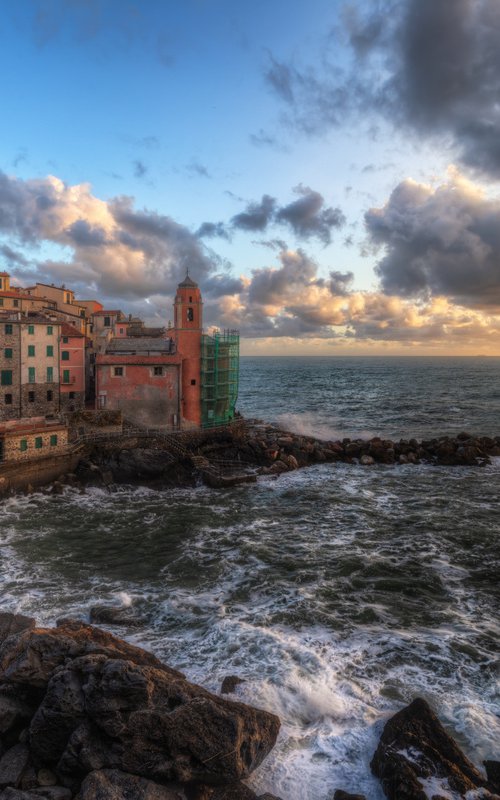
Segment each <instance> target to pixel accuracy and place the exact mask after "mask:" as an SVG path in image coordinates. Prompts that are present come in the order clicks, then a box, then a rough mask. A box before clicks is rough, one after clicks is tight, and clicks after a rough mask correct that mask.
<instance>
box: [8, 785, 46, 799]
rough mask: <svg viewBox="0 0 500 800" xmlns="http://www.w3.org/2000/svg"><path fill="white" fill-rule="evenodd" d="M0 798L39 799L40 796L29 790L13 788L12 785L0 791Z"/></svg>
mask: <svg viewBox="0 0 500 800" xmlns="http://www.w3.org/2000/svg"><path fill="white" fill-rule="evenodd" d="M0 800H40V797H39V796H38V795H36V794H32V793H31V792H25V791H22V790H21V789H13V788H12V786H8V787H7V788H6V789H4V790H3V792H0Z"/></svg>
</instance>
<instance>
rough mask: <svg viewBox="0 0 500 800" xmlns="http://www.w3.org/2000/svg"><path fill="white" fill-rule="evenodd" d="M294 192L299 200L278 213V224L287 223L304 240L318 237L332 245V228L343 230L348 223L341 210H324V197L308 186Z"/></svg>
mask: <svg viewBox="0 0 500 800" xmlns="http://www.w3.org/2000/svg"><path fill="white" fill-rule="evenodd" d="M294 192H295V193H296V194H298V195H300V197H299V199H298V200H294V201H293V202H292V203H289V205H287V206H284V207H283V208H281V209H280V210H279V211H278V213H277V214H276V220H277V222H287V223H288V224H289V225H290V227H291V228H292V230H293V232H294V233H295V234H296V236H298V237H300V238H302V239H309V238H310V237H311V236H316V237H317V238H318V239H320V240H321V241H322V242H323V243H324V244H325V245H326V244H330V242H331V231H332V228H337V229H338V228H341V227H342V226H343V225H344V223H345V221H346V220H345V217H344V215H343V213H342V211H341V210H340V208H323V205H324V198H323V196H322V195H321V194H320V193H319V192H315V191H313V190H312V189H309V187H307V186H302V185H299V186H297V187H296V188H295V189H294Z"/></svg>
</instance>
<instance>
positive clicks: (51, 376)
mask: <svg viewBox="0 0 500 800" xmlns="http://www.w3.org/2000/svg"><path fill="white" fill-rule="evenodd" d="M47 383H54V367H47Z"/></svg>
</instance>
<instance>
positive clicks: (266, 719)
mask: <svg viewBox="0 0 500 800" xmlns="http://www.w3.org/2000/svg"><path fill="white" fill-rule="evenodd" d="M278 730H279V720H278V718H277V717H276V716H274V715H273V714H269V713H268V712H266V711H260V710H258V709H255V708H252V707H250V706H247V705H245V704H243V703H237V702H234V701H230V700H225V699H223V698H221V697H217V696H216V695H212V694H211V693H210V692H208V691H206V690H205V689H202V688H201V687H199V686H195V685H194V684H190V683H189V682H188V681H186V680H185V679H184V678H183V677H182V676H181V675H180V674H179V673H176V672H175V671H173V670H171V671H165V670H159V669H155V668H154V667H150V666H140V665H138V664H134V663H132V662H131V661H123V660H119V659H113V660H110V659H108V658H107V657H106V656H105V655H89V656H82V657H81V658H77V659H75V660H73V661H72V662H70V663H69V664H68V665H65V666H61V667H60V668H59V669H58V670H57V671H56V672H55V674H54V676H53V678H52V679H51V680H50V682H49V684H48V687H47V692H46V695H45V697H44V700H43V702H42V703H41V705H40V707H39V709H38V711H37V712H36V714H35V716H34V717H33V720H32V723H31V728H30V743H31V750H32V753H33V757H34V759H35V761H36V762H39V763H43V764H45V765H47V766H55V767H56V771H57V772H58V774H59V775H62V776H66V777H67V778H68V779H71V780H74V781H76V780H77V779H78V777H79V776H80V777H83V776H84V775H85V774H86V773H88V772H90V771H92V770H93V769H103V768H110V767H114V768H118V769H121V770H123V771H124V772H131V773H133V774H137V775H141V776H142V777H145V778H150V779H151V780H155V781H159V782H162V783H163V782H168V781H180V782H181V783H186V782H189V781H191V782H193V781H195V782H196V781H197V782H202V783H209V784H225V783H230V782H233V781H238V780H240V779H242V778H245V777H247V776H248V775H249V774H250V773H251V772H252V771H253V770H254V769H255V768H256V767H257V766H258V765H259V764H260V763H261V762H262V761H263V759H264V758H265V756H266V755H267V754H268V752H269V751H270V750H271V748H272V747H273V745H274V743H275V741H276V737H277V734H278ZM64 782H65V783H66V780H64Z"/></svg>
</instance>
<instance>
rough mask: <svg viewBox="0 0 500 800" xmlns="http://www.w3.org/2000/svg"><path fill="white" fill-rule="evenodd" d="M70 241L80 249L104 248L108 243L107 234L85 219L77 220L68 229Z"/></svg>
mask: <svg viewBox="0 0 500 800" xmlns="http://www.w3.org/2000/svg"><path fill="white" fill-rule="evenodd" d="M66 233H67V235H68V239H69V240H70V241H71V242H72V243H73V244H76V245H79V246H80V247H102V246H103V245H105V244H106V243H107V237H106V232H105V231H104V230H103V229H102V228H101V227H99V226H98V225H96V226H93V225H90V224H89V223H88V222H87V220H85V219H77V220H76V222H73V223H72V225H70V226H69V228H67V229H66Z"/></svg>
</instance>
